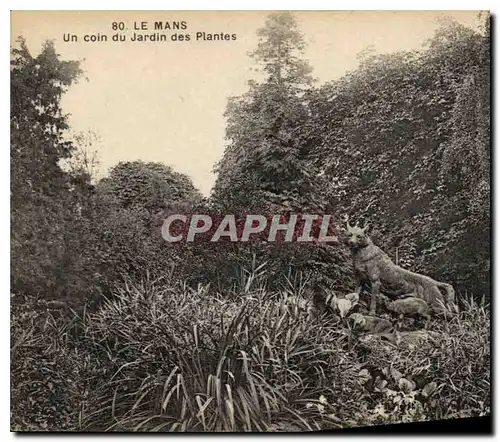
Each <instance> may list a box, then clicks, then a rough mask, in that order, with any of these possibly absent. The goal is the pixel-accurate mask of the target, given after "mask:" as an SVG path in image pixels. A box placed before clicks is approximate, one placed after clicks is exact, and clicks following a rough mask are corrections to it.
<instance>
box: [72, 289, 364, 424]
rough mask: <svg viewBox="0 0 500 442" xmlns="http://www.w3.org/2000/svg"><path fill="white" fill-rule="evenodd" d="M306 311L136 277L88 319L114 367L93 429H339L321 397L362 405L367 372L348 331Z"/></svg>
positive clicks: (90, 345) (261, 297)
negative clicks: (359, 398) (352, 357)
mask: <svg viewBox="0 0 500 442" xmlns="http://www.w3.org/2000/svg"><path fill="white" fill-rule="evenodd" d="M292 298H293V297H291V298H290V299H292ZM303 307H304V306H303V305H302V306H301V304H300V303H297V302H290V300H289V297H288V296H287V295H286V294H281V295H275V296H271V295H269V294H267V293H265V292H264V291H261V290H259V289H255V290H254V291H252V292H247V293H246V296H242V297H240V298H239V299H236V300H235V299H234V297H233V299H226V298H224V297H222V295H220V294H209V293H208V292H207V291H206V288H205V287H201V286H200V287H199V288H198V290H192V289H190V288H188V287H187V286H182V285H179V286H174V287H170V286H168V285H161V284H158V283H144V284H141V285H135V284H133V283H128V284H127V285H125V286H124V287H123V288H122V289H121V290H119V291H118V292H117V293H116V294H115V296H114V297H113V299H110V300H107V301H105V302H104V304H103V306H102V308H101V309H100V311H99V312H97V313H95V314H92V315H89V316H88V317H87V318H85V324H84V330H85V331H84V334H83V335H82V336H81V342H80V345H81V346H82V348H83V349H84V351H86V352H88V353H89V354H92V355H93V356H94V357H96V358H100V359H104V360H106V363H107V364H108V365H109V367H110V369H111V371H112V372H113V373H112V374H111V372H110V375H109V377H107V378H105V379H102V382H100V383H99V384H98V385H96V386H95V389H94V391H93V392H92V397H91V398H89V401H88V402H87V403H88V406H87V407H86V409H85V410H84V411H83V426H84V428H85V429H89V430H93V429H106V430H115V431H130V430H141V431H145V430H148V431H149V430H151V431H269V430H270V429H272V428H274V426H276V425H277V423H279V425H281V426H285V427H286V428H288V429H296V430H309V431H310V430H315V429H320V428H326V427H335V426H338V425H339V421H340V420H339V417H338V416H337V415H336V414H335V413H334V412H333V411H332V410H330V411H329V412H328V410H326V411H325V409H324V407H323V409H322V408H321V407H319V409H318V407H312V406H311V404H314V403H315V402H317V401H318V398H319V397H320V396H321V395H323V396H324V397H326V396H331V397H332V398H333V397H335V398H336V399H342V398H343V399H344V400H345V401H346V404H348V403H349V402H351V403H352V402H353V400H354V398H353V397H350V396H349V394H348V389H349V385H351V387H353V386H354V384H353V380H354V379H355V373H357V371H359V368H358V367H356V365H349V364H348V363H347V342H348V337H347V336H346V334H345V332H344V331H343V330H339V329H337V328H333V327H329V326H328V322H325V321H323V322H322V321H321V320H312V319H311V317H310V315H308V312H307V309H306V308H303ZM346 387H347V389H346ZM325 395H326V396H325ZM352 406H353V407H355V404H354V403H353V404H352ZM327 408H328V407H327Z"/></svg>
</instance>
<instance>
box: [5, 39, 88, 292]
mask: <svg viewBox="0 0 500 442" xmlns="http://www.w3.org/2000/svg"><path fill="white" fill-rule="evenodd" d="M11 55H12V56H11V119H10V123H11V226H12V241H11V256H12V262H11V276H12V286H13V289H14V290H21V291H22V290H26V291H34V292H45V293H54V292H55V291H56V288H58V289H61V290H63V288H64V286H65V279H66V275H67V273H68V272H66V270H67V266H68V265H70V264H69V263H70V262H71V259H70V258H71V253H69V254H68V252H69V251H70V250H71V246H70V245H69V244H68V241H70V239H69V237H68V235H69V236H71V232H72V230H71V228H70V225H71V222H72V220H73V219H74V209H75V207H74V205H73V202H72V198H71V196H70V180H69V175H68V174H67V173H65V172H64V171H63V170H62V169H61V168H60V166H59V161H60V160H61V159H63V158H68V157H69V156H70V155H71V152H72V150H73V145H72V143H71V142H70V141H68V140H67V139H66V138H65V133H66V131H67V129H68V123H67V117H66V115H65V114H64V113H63V111H62V109H61V106H60V100H61V97H62V95H63V94H64V93H65V92H66V91H67V89H68V87H69V86H70V85H71V84H72V83H73V82H75V81H76V80H77V79H78V77H79V76H80V74H81V70H80V67H79V63H78V62H76V61H62V60H60V58H59V56H58V54H57V53H56V51H55V48H54V45H53V43H52V42H46V43H45V44H44V45H43V47H42V50H41V52H40V54H39V55H38V56H36V57H34V56H32V55H31V54H30V52H29V50H28V48H27V45H26V42H25V41H24V40H23V39H19V40H18V44H17V46H16V47H14V48H12V51H11ZM73 255H74V254H73Z"/></svg>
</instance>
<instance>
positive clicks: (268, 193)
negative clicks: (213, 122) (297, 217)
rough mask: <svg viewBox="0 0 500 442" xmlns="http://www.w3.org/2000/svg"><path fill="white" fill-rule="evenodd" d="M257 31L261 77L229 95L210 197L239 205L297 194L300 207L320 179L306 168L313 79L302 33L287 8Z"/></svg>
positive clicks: (255, 57)
mask: <svg viewBox="0 0 500 442" xmlns="http://www.w3.org/2000/svg"><path fill="white" fill-rule="evenodd" d="M257 34H258V36H259V43H258V46H257V48H256V50H255V51H254V52H253V53H251V54H250V55H251V58H252V59H253V60H254V61H255V62H256V63H257V64H258V65H259V66H260V68H261V71H262V73H263V74H264V76H265V80H264V82H262V83H258V82H256V81H250V82H249V91H248V92H247V93H246V94H244V95H243V96H241V97H234V98H232V99H230V100H229V103H228V106H227V109H226V113H225V116H226V118H227V129H226V140H227V141H228V143H229V144H228V146H227V148H226V150H225V152H224V156H223V158H222V160H221V161H220V162H219V163H218V165H217V166H216V171H217V173H218V177H217V181H216V184H215V186H214V189H213V194H212V200H213V202H214V203H215V204H216V205H219V206H220V207H224V208H232V209H234V208H237V209H242V208H250V207H252V206H259V205H262V203H263V202H271V201H272V202H275V203H276V202H278V204H279V203H281V202H282V201H283V200H286V199H291V200H294V201H297V200H299V199H301V203H302V204H300V203H299V204H296V207H300V206H302V207H303V205H304V203H305V201H306V200H307V199H308V197H311V196H313V194H314V192H311V189H312V188H313V187H314V186H315V185H317V184H318V183H317V181H318V180H316V179H315V176H314V172H313V171H308V168H309V167H310V164H309V162H308V152H309V150H310V149H311V141H312V137H311V132H310V130H309V129H310V128H309V127H308V125H307V120H308V116H309V115H308V109H307V106H306V102H305V98H304V96H305V91H306V90H307V89H308V88H309V87H310V86H311V84H312V82H313V79H312V77H311V76H310V73H311V68H310V67H309V65H308V64H307V62H306V61H304V60H302V59H301V58H300V56H301V54H302V53H303V50H304V47H305V43H304V39H303V37H302V34H301V33H300V32H299V30H298V25H297V22H296V20H295V18H294V17H293V16H292V15H291V14H290V13H276V14H271V15H270V16H269V17H268V19H267V21H266V23H265V25H264V27H263V28H261V29H260V30H259V31H258V32H257ZM316 194H317V193H316Z"/></svg>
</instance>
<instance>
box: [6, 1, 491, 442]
mask: <svg viewBox="0 0 500 442" xmlns="http://www.w3.org/2000/svg"><path fill="white" fill-rule="evenodd" d="M7 3H8V6H9V10H7V11H5V10H4V11H5V12H4V13H3V14H2V16H1V19H2V21H1V22H0V23H1V25H2V27H1V32H2V33H3V34H4V35H3V37H4V39H3V41H4V46H2V47H3V48H4V50H5V52H7V47H8V46H7V44H6V41H7V40H9V42H10V10H23V9H33V10H101V9H104V10H217V9H218V10H279V9H288V10H328V9H329V10H479V9H480V10H490V11H491V12H492V13H493V14H494V13H495V10H496V8H494V7H493V5H492V2H491V1H490V2H485V1H475V2H463V1H456V0H455V1H451V0H447V1H444V0H432V1H431V0H420V1H418V2H400V1H398V2H396V1H378V2H369V1H361V0H350V1H345V2H342V3H340V2H331V1H320V0H308V1H304V2H297V1H286V2H285V1H276V0H265V1H263V0H246V1H243V0H239V1H234V0H232V1H231V0H218V1H216V2H210V3H207V2H203V1H201V0H184V1H171V2H165V1H151V0H143V1H141V2H129V1H121V2H119V3H118V2H103V1H102V0H101V1H95V0H86V1H81V0H78V1H73V2H71V3H69V2H68V1H67V0H65V1H62V0H51V1H44V2H37V1H34V0H30V1H17V2H12V1H11V2H7ZM116 6H118V7H116ZM2 12H3V11H2ZM494 52H495V54H494V59H495V58H496V55H497V49H496V47H494ZM8 58H10V52H9V56H8V55H7V53H5V54H4V58H3V59H4V60H5V63H6V62H7V59H8ZM8 72H9V71H8V70H7V66H5V68H4V69H2V70H1V71H0V73H1V75H2V84H3V85H4V88H5V89H7V87H8V86H7V85H8V84H9V74H8ZM495 79H496V75H495ZM495 79H494V80H495ZM6 95H7V94H6ZM495 97H496V93H495V96H494V97H493V98H495ZM3 112H5V114H4V117H3V118H2V120H1V121H2V123H3V124H2V129H3V131H2V132H3V139H4V140H5V144H4V148H3V149H2V155H3V158H2V160H3V161H0V168H1V169H0V180H1V184H0V189H1V192H0V198H1V200H0V206H1V207H5V210H4V216H2V218H1V220H2V229H1V232H2V235H1V236H0V238H1V243H0V246H1V249H0V250H1V253H2V255H1V257H2V266H1V272H2V273H1V276H2V279H1V281H2V283H3V284H2V286H3V287H4V290H2V291H1V296H0V300H1V301H0V302H1V303H2V304H1V311H2V312H3V314H4V318H3V321H2V325H3V330H2V334H1V342H2V355H3V361H4V363H3V365H2V380H3V382H2V383H1V386H2V390H1V396H0V397H2V400H1V401H0V417H1V419H2V426H1V429H2V434H3V435H6V436H7V438H8V439H13V438H14V436H13V434H12V433H10V410H9V401H8V400H7V398H10V382H8V379H10V366H9V362H8V361H9V358H8V357H7V355H9V353H10V339H9V336H10V311H9V301H8V298H7V294H8V293H10V287H9V286H10V255H9V250H10V228H9V225H10V216H9V215H8V214H7V207H10V206H9V201H10V191H9V190H10V180H9V179H10V150H9V149H7V145H10V139H9V126H10V125H9V123H8V121H9V118H7V117H8V116H9V115H10V103H9V100H8V99H5V100H3ZM494 115H495V120H494V122H493V123H494V125H495V124H496V123H498V121H497V120H498V114H497V113H495V114H494ZM498 161H499V160H498V155H495V161H494V165H493V167H494V169H493V170H498V168H499V167H500V166H499V164H498ZM493 192H494V193H493V194H494V195H498V194H497V189H496V188H495V189H493ZM494 202H495V205H494V207H495V208H497V207H498V201H497V199H496V198H495V201H494ZM495 215H497V210H495V212H494V213H493V216H492V219H493V220H495V219H496V216H495ZM497 240H498V236H497V237H496V239H495V242H494V246H497V244H498V242H497ZM499 270H500V266H499V264H498V262H496V263H495V267H494V269H493V275H495V274H498V271H499ZM492 297H493V298H494V297H495V296H494V294H493V295H492ZM498 303H499V301H494V307H495V311H494V315H495V316H494V317H495V318H496V317H498V316H497V310H498V308H497V305H498ZM495 338H496V336H495ZM493 342H494V343H495V348H494V350H495V351H494V354H496V353H497V352H496V350H497V348H498V345H497V344H498V341H497V340H496V339H494V341H493ZM497 399H498V387H497V388H496V389H494V398H493V403H494V404H498V403H499V401H498V400H497ZM496 415H497V416H498V412H497V413H496ZM495 424H496V422H495ZM495 428H496V429H498V426H497V425H494V429H495ZM80 437H81V436H80ZM83 437H89V436H83ZM90 437H92V436H90ZM93 437H94V438H97V439H101V438H103V436H100V435H99V436H93ZM115 437H116V436H115ZM127 437H128V438H129V437H130V436H127ZM145 437H146V436H144V435H140V436H136V437H133V439H134V440H145ZM167 437H168V436H167ZM184 437H187V438H195V437H196V436H184ZM202 437H210V438H213V437H217V435H212V436H210V435H202ZM229 437H231V436H229ZM261 437H272V436H270V435H268V436H264V435H254V436H250V438H251V439H254V438H256V439H257V438H261ZM302 437H303V438H306V439H309V438H312V437H317V436H305V435H304V436H302ZM333 437H345V436H340V435H335V436H333ZM69 438H70V436H58V439H59V440H69ZM349 438H350V439H351V440H365V439H366V438H367V436H355V437H353V436H349ZM408 439H410V440H411V439H416V437H409V438H408ZM426 439H427V440H439V439H441V438H438V437H426ZM471 439H480V438H479V437H476V438H471Z"/></svg>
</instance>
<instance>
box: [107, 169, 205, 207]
mask: <svg viewBox="0 0 500 442" xmlns="http://www.w3.org/2000/svg"><path fill="white" fill-rule="evenodd" d="M99 187H102V188H107V189H108V191H109V192H111V193H112V194H113V195H114V196H115V197H116V198H117V201H118V202H119V205H120V206H121V207H122V208H125V209H127V208H140V209H144V210H146V211H147V212H148V213H149V214H151V215H153V214H155V213H158V212H159V211H162V210H164V209H166V208H168V207H169V206H170V205H172V204H174V203H179V202H188V203H193V204H194V203H196V202H198V201H200V200H201V198H202V196H201V194H200V192H199V191H198V190H197V189H196V188H195V187H194V185H193V183H192V181H191V179H190V178H189V177H188V176H187V175H184V174H182V173H179V172H176V171H174V170H173V169H172V168H171V167H170V166H167V165H165V164H162V163H145V162H143V161H133V162H120V163H118V164H117V165H116V166H114V167H113V168H112V169H111V171H110V173H109V177H108V178H104V179H103V180H101V182H100V183H99Z"/></svg>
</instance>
